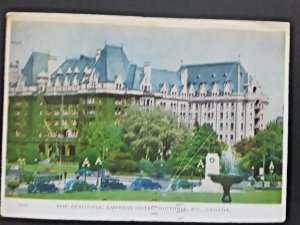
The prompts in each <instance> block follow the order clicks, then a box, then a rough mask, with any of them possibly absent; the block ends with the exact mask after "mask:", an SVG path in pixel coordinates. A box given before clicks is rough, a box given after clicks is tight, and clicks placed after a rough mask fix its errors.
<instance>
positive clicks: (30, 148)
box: [24, 144, 40, 164]
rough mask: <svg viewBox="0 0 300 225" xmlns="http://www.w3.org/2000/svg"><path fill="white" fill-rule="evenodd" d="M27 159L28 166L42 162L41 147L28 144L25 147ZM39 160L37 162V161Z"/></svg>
mask: <svg viewBox="0 0 300 225" xmlns="http://www.w3.org/2000/svg"><path fill="white" fill-rule="evenodd" d="M24 156H25V159H26V163H28V164H35V163H37V162H38V161H39V160H40V153H39V147H38V146H37V145H36V144H28V145H26V147H25V154H24ZM35 159H36V160H37V162H36V161H35Z"/></svg>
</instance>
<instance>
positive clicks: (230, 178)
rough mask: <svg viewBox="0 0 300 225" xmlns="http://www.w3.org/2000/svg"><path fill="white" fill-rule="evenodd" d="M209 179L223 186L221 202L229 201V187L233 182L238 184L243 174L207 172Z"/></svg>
mask: <svg viewBox="0 0 300 225" xmlns="http://www.w3.org/2000/svg"><path fill="white" fill-rule="evenodd" d="M209 176H210V177H211V180H212V181H213V182H215V183H219V184H221V185H222V187H223V191H224V192H223V197H222V202H223V203H230V202H231V196H230V188H231V185H233V184H238V183H240V182H242V180H243V176H240V175H235V174H209Z"/></svg>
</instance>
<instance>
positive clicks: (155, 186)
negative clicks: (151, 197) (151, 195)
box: [130, 178, 161, 190]
mask: <svg viewBox="0 0 300 225" xmlns="http://www.w3.org/2000/svg"><path fill="white" fill-rule="evenodd" d="M130 187H131V188H132V189H133V190H159V189H161V185H160V184H159V183H158V182H153V181H152V180H151V179H148V178H137V179H135V180H134V181H133V182H132V184H131V186H130Z"/></svg>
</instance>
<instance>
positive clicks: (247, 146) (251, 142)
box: [233, 137, 257, 157]
mask: <svg viewBox="0 0 300 225" xmlns="http://www.w3.org/2000/svg"><path fill="white" fill-rule="evenodd" d="M256 146H257V143H256V139H255V138H254V137H249V138H244V139H242V140H241V141H239V142H237V143H236V144H235V145H234V146H233V148H234V149H235V152H236V153H237V154H238V155H239V156H240V157H243V156H245V155H247V154H248V153H249V152H251V151H253V150H254V149H255V148H256Z"/></svg>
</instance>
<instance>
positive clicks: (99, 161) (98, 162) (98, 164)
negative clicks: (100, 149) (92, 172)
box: [95, 157, 103, 187]
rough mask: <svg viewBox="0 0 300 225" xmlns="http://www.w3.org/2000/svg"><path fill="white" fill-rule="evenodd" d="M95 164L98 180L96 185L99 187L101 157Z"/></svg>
mask: <svg viewBox="0 0 300 225" xmlns="http://www.w3.org/2000/svg"><path fill="white" fill-rule="evenodd" d="M95 166H96V167H97V182H96V187H98V185H99V173H100V168H99V166H102V161H101V159H100V157H98V158H97V160H96V162H95ZM102 173H103V171H102Z"/></svg>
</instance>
